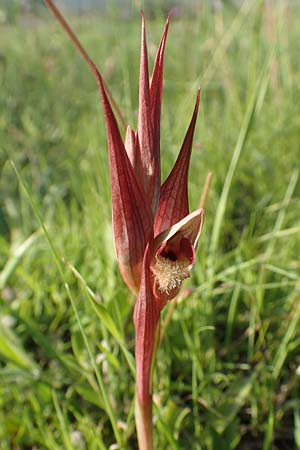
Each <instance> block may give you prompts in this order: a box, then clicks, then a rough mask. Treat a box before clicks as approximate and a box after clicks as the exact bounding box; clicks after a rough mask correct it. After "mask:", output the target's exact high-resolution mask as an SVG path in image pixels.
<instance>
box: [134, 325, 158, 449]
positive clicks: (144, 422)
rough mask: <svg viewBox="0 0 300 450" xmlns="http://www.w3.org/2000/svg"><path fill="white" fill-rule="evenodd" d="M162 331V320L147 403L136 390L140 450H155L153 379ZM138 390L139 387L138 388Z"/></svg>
mask: <svg viewBox="0 0 300 450" xmlns="http://www.w3.org/2000/svg"><path fill="white" fill-rule="evenodd" d="M160 331H161V322H160V319H159V321H158V324H157V327H156V331H155V338H154V345H153V354H152V362H151V366H150V377H149V380H150V382H149V387H148V389H149V391H148V398H146V401H144V402H141V401H140V400H139V396H138V392H137V389H136V398H135V423H136V431H137V438H138V446H139V450H153V449H154V447H153V424H152V378H153V372H154V366H155V360H156V354H157V350H158V346H159V343H160ZM136 388H137V386H136Z"/></svg>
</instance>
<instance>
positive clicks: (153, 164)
mask: <svg viewBox="0 0 300 450" xmlns="http://www.w3.org/2000/svg"><path fill="white" fill-rule="evenodd" d="M45 2H46V3H47V5H48V6H49V7H50V9H51V10H52V12H53V13H54V15H55V16H56V18H57V19H58V20H59V22H60V24H61V25H62V26H63V28H64V29H65V31H66V32H67V33H68V34H69V36H70V37H71V40H72V41H73V43H74V44H75V46H76V48H77V49H78V50H79V52H80V53H81V55H82V56H83V58H84V59H85V61H86V62H87V63H88V65H89V67H90V69H91V70H92V72H93V74H94V76H95V77H96V80H97V82H98V87H99V91H100V96H101V101H102V106H103V110H104V118H105V124H106V132H107V140H108V151H109V163H110V180H111V193H112V224H113V233H114V244H115V251H116V257H117V261H118V265H119V269H120V273H121V275H122V277H123V279H124V282H125V283H126V284H127V286H128V287H129V289H130V290H131V291H132V292H133V294H134V295H137V300H136V303H135V307H134V314H133V320H134V326H135V334H136V343H135V357H136V396H137V398H136V423H137V432H138V441H139V448H140V450H151V449H153V442H152V412H151V409H152V398H151V379H150V378H151V377H150V372H151V364H152V358H153V351H154V343H155V334H156V329H157V325H158V322H159V318H160V313H161V310H162V309H163V308H164V306H165V305H166V304H167V303H168V302H169V301H170V300H172V299H173V298H175V297H176V296H177V294H178V293H179V290H180V288H181V285H182V282H183V281H184V280H185V279H186V278H188V277H189V276H190V271H191V268H192V267H193V265H194V263H195V251H196V247H197V243H198V239H199V236H200V233H201V229H202V225H203V219H204V209H203V208H199V209H197V210H196V211H194V212H192V213H190V212H189V206H188V186H187V182H188V170H189V163H190V157H191V150H192V142H193V136H194V130H195V125H196V119H197V114H198V108H199V102H200V91H198V93H197V97H196V103H195V107H194V111H193V114H192V118H191V122H190V125H189V127H188V130H187V132H186V135H185V138H184V141H183V144H182V147H181V150H180V152H179V155H178V158H177V160H176V162H175V165H174V167H173V169H172V171H171V172H170V174H169V176H168V178H167V179H166V180H165V181H164V183H163V184H161V181H160V115H161V104H162V90H163V68H164V52H165V46H166V39H167V34H168V29H169V24H170V18H171V14H169V16H168V19H167V22H166V25H165V29H164V32H163V35H162V39H161V42H160V45H159V47H158V51H157V55H156V59H155V63H154V68H153V73H152V77H151V81H150V79H149V70H148V55H147V44H146V29H145V19H144V15H143V14H142V35H141V57H140V78H139V114H138V126H137V131H136V132H134V131H133V130H132V129H131V127H130V126H128V127H127V131H126V137H125V141H124V142H123V139H122V136H121V133H120V130H119V126H118V123H117V120H116V117H115V114H114V111H113V108H112V106H111V101H110V96H109V92H108V89H107V88H106V86H105V84H104V81H103V79H102V76H101V74H100V72H99V70H98V69H97V67H96V66H95V64H94V63H93V61H92V60H91V59H90V58H89V56H88V55H87V53H86V52H85V50H84V49H83V47H82V46H81V44H80V43H79V41H78V39H77V37H76V36H75V35H74V33H73V32H72V30H71V29H70V27H69V26H68V24H67V23H66V22H65V20H64V19H63V17H62V16H61V14H60V12H59V11H58V10H57V8H56V7H55V6H54V5H53V3H52V1H51V0H45Z"/></svg>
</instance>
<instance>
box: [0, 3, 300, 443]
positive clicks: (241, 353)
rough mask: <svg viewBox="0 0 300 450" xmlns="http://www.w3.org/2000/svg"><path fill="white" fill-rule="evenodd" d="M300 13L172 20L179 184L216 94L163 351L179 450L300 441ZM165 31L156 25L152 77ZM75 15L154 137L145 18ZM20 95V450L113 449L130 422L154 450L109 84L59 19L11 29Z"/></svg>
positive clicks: (3, 369)
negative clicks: (121, 228) (124, 246)
mask: <svg viewBox="0 0 300 450" xmlns="http://www.w3.org/2000/svg"><path fill="white" fill-rule="evenodd" d="M151 17H152V16H151ZM298 17H299V7H297V6H296V5H295V4H293V3H289V4H287V3H286V2H281V1H279V2H276V4H275V6H274V4H272V5H271V4H270V3H268V2H263V1H247V2H243V3H242V6H241V7H240V9H238V8H236V7H232V6H226V7H224V8H223V9H219V10H215V11H214V10H212V9H211V8H210V7H209V6H208V5H207V4H199V6H196V7H195V9H194V10H193V14H191V13H190V12H185V11H184V9H183V10H182V12H181V15H180V16H179V17H175V18H174V19H173V21H172V25H171V28H170V35H169V40H168V44H167V51H166V63H165V85H164V86H165V90H164V99H163V114H162V133H161V134H162V137H161V139H162V143H161V148H162V165H163V167H162V171H163V176H164V177H165V176H166V175H167V173H168V171H169V170H170V167H171V165H172V163H173V161H174V160H175V158H176V156H177V153H178V150H179V148H180V145H181V142H182V139H183V136H184V133H185V130H186V127H187V125H188V123H189V120H190V116H191V113H192V109H193V103H194V99H195V95H196V90H197V87H198V86H199V85H201V88H202V93H201V97H202V98H201V108H200V116H199V122H198V126H197V130H196V136H195V142H194V150H193V156H192V163H191V171H190V204H191V209H192V208H194V207H197V205H198V202H199V198H200V195H201V191H202V187H203V183H204V180H205V176H206V174H207V172H208V171H209V170H212V171H213V174H214V178H213V184H212V189H211V192H210V196H209V200H208V204H207V211H206V223H205V227H204V232H203V236H202V238H201V242H200V246H199V251H198V255H197V258H198V260H197V264H196V266H195V268H194V270H193V275H192V279H191V280H190V281H189V282H188V283H186V287H188V288H190V290H189V291H187V290H184V291H183V295H182V297H181V299H180V301H178V304H177V305H176V308H175V309H174V311H173V313H172V320H171V321H170V323H169V324H168V326H167V328H166V329H165V330H164V331H165V335H164V340H163V342H162V345H161V347H160V350H159V353H158V362H157V368H156V374H155V384H154V392H155V404H156V406H155V408H154V414H155V429H156V448H157V449H160V450H163V449H166V450H167V449H179V448H180V449H188V448H192V449H197V450H200V449H201V450H203V449H205V450H206V449H213V450H223V449H224V450H229V449H240V450H244V449H247V450H249V449H263V450H267V449H279V450H284V449H291V448H295V449H300V413H299V411H300V399H299V369H298V371H297V368H299V367H300V354H299V345H300V332H299V329H300V327H299V317H300V303H299V287H300V284H299V282H300V263H299V253H300V240H299V232H300V220H299V217H300V183H299V161H300V114H299V113H300V106H299V105H300V103H299V100H300V95H299V94H300V83H299V82H300V63H299V58H298V52H299V46H298V41H299V24H298ZM164 19H165V17H163V15H162V14H156V15H154V16H153V17H152V18H150V14H149V19H148V21H147V25H148V45H149V49H150V51H149V53H150V62H151V65H152V63H153V59H154V55H155V49H156V46H157V44H158V42H159V39H160V35H161V32H162V28H163V22H164ZM69 20H70V22H71V23H72V26H73V27H74V29H75V30H76V33H77V34H78V36H79V37H80V39H81V41H82V42H83V44H84V46H85V47H86V48H87V49H88V51H89V53H90V54H91V56H92V57H93V59H94V60H95V61H96V62H97V64H98V66H99V68H100V70H101V71H102V73H103V75H104V77H105V79H106V81H107V83H108V85H109V87H110V90H111V92H112V93H113V95H114V97H115V99H116V101H117V102H118V104H119V105H120V108H121V110H122V112H123V114H124V117H125V118H126V120H127V121H128V122H130V123H131V125H132V126H134V127H135V126H136V114H137V95H138V92H137V86H138V61H139V36H140V18H139V14H138V12H136V14H133V15H132V18H130V19H128V20H121V21H120V20H119V19H118V18H117V17H116V15H115V12H114V11H112V12H111V14H110V16H108V17H102V16H101V14H100V13H99V15H97V16H95V17H89V16H86V17H83V18H81V19H79V18H76V17H72V16H71V17H69ZM0 83H1V90H0V168H1V169H0V193H1V203H0V230H1V235H0V319H1V320H0V443H1V445H0V448H1V450H2V449H3V450H10V449H22V450H23V449H33V448H37V449H44V448H46V449H51V450H52V449H54V450H55V449H62V448H63V449H80V448H86V449H91V450H93V449H108V448H110V446H112V447H111V448H112V449H113V448H117V447H113V444H114V443H115V442H116V437H115V436H114V433H113V430H112V426H111V422H115V424H116V426H117V427H118V430H119V431H118V434H119V436H120V437H119V439H120V442H121V447H122V448H124V449H135V448H136V444H135V429H134V419H133V395H134V378H133V374H132V355H131V354H132V353H133V349H134V340H133V339H134V332H133V326H132V319H131V317H132V306H133V302H134V299H133V298H131V297H130V295H129V294H128V292H127V290H126V289H125V287H124V285H123V282H122V280H121V278H120V276H119V274H118V270H117V267H116V263H115V258H114V250H113V241H112V236H111V219H110V215H111V208H110V189H109V178H108V161H107V147H106V138H105V129H104V123H103V116H102V110H101V106H100V104H99V98H98V93H97V88H96V85H95V83H94V80H93V79H92V77H91V76H90V73H89V72H88V70H87V69H86V67H85V66H84V64H83V63H82V61H81V60H80V58H79V57H78V55H77V54H75V52H74V50H73V48H72V47H71V45H70V44H69V42H68V40H67V38H66V37H65V36H64V34H63V33H62V32H61V30H60V29H59V27H58V26H57V24H56V23H55V22H54V20H53V19H52V18H51V17H50V16H48V15H45V16H42V17H36V18H32V17H30V18H27V19H26V20H18V21H16V23H15V24H14V25H8V24H2V25H1V43H0ZM257 84H259V86H257ZM251 107H252V109H251ZM249 108H250V109H249ZM247 111H248V113H247ZM249 111H250V113H251V112H252V113H253V114H252V115H251V117H250V116H249ZM247 114H248V115H247ZM248 119H249V120H248ZM243 131H244V135H243ZM243 136H244V138H245V139H244V140H242V141H241V139H242V138H243ZM239 139H240V140H239ZM239 144H241V145H240V146H239ZM239 152H240V153H239ZM233 155H235V157H236V161H234V160H232V156H233ZM9 161H13V163H14V165H15V166H16V169H17V171H18V173H19V176H20V177H21V183H20V182H19V181H18V177H17V176H16V174H15V172H14V170H13V167H12V165H11V164H10V163H9ZM235 163H237V164H236V165H235ZM230 167H231V169H232V171H231V172H230ZM224 182H225V184H224ZM22 183H24V184H25V186H26V187H27V190H28V193H29V199H28V195H27V194H26V191H25V190H24V188H23V187H22ZM224 186H227V188H226V189H227V192H226V189H225V188H224ZM31 202H33V203H34V204H35V206H36V209H37V210H38V211H39V213H40V216H41V219H42V222H43V224H44V225H45V226H46V228H47V231H48V233H49V236H50V239H51V242H52V243H53V245H54V247H55V250H56V252H57V255H58V258H57V260H56V261H55V259H54V258H53V254H52V253H51V249H50V247H49V244H48V242H47V239H45V236H44V234H43V232H42V230H41V226H40V223H39V220H38V216H37V214H36V213H34V211H33V209H32V206H31ZM222 211H223V212H224V215H223V213H222ZM61 257H63V258H64V259H65V260H66V261H69V262H70V264H71V265H72V266H74V267H75V268H76V270H77V271H78V272H79V273H80V275H81V276H82V279H78V278H76V276H75V275H74V273H73V271H72V270H71V269H70V265H68V264H63V263H62V262H61ZM57 263H58V265H59V267H60V270H61V271H62V273H63V276H61V275H60V271H59V270H58V267H57ZM65 283H67V285H68V289H69V290H66V289H65V287H64V284H65ZM87 286H88V287H89V289H91V290H92V291H93V292H94V293H95V294H92V293H91V292H90V291H89V290H88V289H87ZM71 300H72V301H73V306H72V302H71ZM169 308H170V307H169ZM166 314H168V311H167V309H166V311H165V314H164V318H165V317H166ZM165 323H166V322H165ZM82 331H83V333H82ZM85 339H86V341H85ZM86 343H88V348H87V345H86ZM128 351H129V352H130V353H131V354H128ZM89 352H90V353H91V354H92V358H91V355H90V353H89ZM95 367H97V372H98V378H97V374H96V373H95ZM99 381H100V382H99ZM99 386H100V387H99ZM101 386H102V387H104V390H105V392H104V393H103V391H101ZM107 402H108V403H109V405H110V407H111V414H112V416H113V417H111V419H112V420H109V417H108V416H109V415H108V409H107Z"/></svg>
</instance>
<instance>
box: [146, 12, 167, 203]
mask: <svg viewBox="0 0 300 450" xmlns="http://www.w3.org/2000/svg"><path fill="white" fill-rule="evenodd" d="M170 19H171V14H169V16H168V18H167V22H166V25H165V29H164V32H163V35H162V38H161V41H160V45H159V47H158V51H157V54H156V58H155V63H154V67H153V73H152V79H151V85H150V107H151V124H152V129H153V148H154V150H153V151H154V158H155V165H156V171H157V174H156V184H155V186H154V200H156V203H154V204H153V210H155V209H156V207H157V201H158V198H159V189H160V115H161V103H162V90H163V70H164V53H165V48H166V40H167V35H168V30H169V25H170Z"/></svg>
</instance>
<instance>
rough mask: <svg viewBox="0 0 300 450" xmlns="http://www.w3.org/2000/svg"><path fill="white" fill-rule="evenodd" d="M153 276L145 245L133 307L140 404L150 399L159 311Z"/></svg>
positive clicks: (148, 253) (148, 252)
mask: <svg viewBox="0 0 300 450" xmlns="http://www.w3.org/2000/svg"><path fill="white" fill-rule="evenodd" d="M152 287H153V278H152V272H151V270H150V251H149V248H148V247H147V249H146V252H145V256H144V261H143V269H142V279H141V286H140V291H139V295H138V298H137V301H136V304H135V308H134V315H133V320H134V326H135V336H136V344H135V358H136V384H137V394H138V399H139V401H140V403H141V404H142V405H146V404H147V402H150V401H151V397H150V395H151V394H150V392H151V389H150V369H151V362H152V355H153V348H154V341H155V331H156V327H157V324H158V320H159V311H158V308H157V306H156V302H155V298H154V295H153V292H152Z"/></svg>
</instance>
